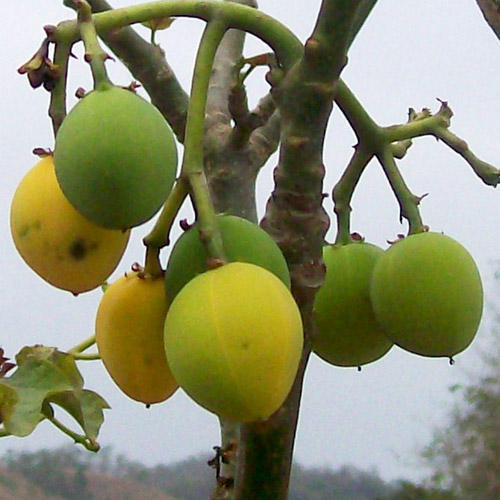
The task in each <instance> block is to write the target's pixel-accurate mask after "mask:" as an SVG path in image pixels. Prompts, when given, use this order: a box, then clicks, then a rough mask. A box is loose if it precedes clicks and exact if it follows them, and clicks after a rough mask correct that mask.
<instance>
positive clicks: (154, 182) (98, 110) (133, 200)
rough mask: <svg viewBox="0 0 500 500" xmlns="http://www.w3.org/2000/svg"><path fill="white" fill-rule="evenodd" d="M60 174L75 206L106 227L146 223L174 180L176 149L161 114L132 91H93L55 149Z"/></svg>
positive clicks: (70, 117)
mask: <svg viewBox="0 0 500 500" xmlns="http://www.w3.org/2000/svg"><path fill="white" fill-rule="evenodd" d="M54 158H55V164H56V175H57V180H58V182H59V184H60V185H61V189H62V190H63V193H64V194H65V196H66V197H67V198H68V200H69V201H70V202H71V204H72V205H73V206H74V207H75V208H76V209H77V210H78V211H79V212H80V213H81V214H83V215H84V216H85V217H87V218H88V219H89V220H91V221H92V222H94V223H95V224H98V225H100V226H103V227H107V228H112V229H128V228H130V227H133V226H137V225H139V224H142V223H143V222H145V221H147V220H148V219H150V218H151V217H153V215H154V214H155V213H156V212H157V211H158V209H159V208H160V207H161V205H162V204H163V203H164V201H165V199H166V198H167V196H168V194H169V192H170V189H171V188H172V184H173V182H174V179H175V173H176V168H177V149H176V145H175V140H174V135H173V133H172V130H171V129H170V127H169V125H168V123H167V122H166V120H165V119H164V118H163V116H162V115H161V113H160V112H159V111H158V109H156V108H155V107H154V106H153V105H152V104H151V103H149V102H147V101H146V100H145V99H143V98H142V97H140V96H138V95H136V94H135V93H134V92H132V91H130V90H125V89H123V88H120V87H115V86H110V87H105V88H99V89H98V90H94V91H92V92H89V93H88V94H87V95H86V96H85V97H84V98H83V99H82V100H81V101H79V102H78V104H77V105H76V106H75V107H74V108H73V109H72V110H71V111H70V112H69V113H68V116H66V118H65V119H64V121H63V122H62V124H61V127H60V128H59V130H58V132H57V136H56V145H55V150H54Z"/></svg>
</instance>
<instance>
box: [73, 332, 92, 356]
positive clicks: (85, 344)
mask: <svg viewBox="0 0 500 500" xmlns="http://www.w3.org/2000/svg"><path fill="white" fill-rule="evenodd" d="M94 344H95V335H92V336H91V337H88V338H87V339H85V340H84V341H82V342H80V343H79V344H76V345H75V346H74V347H72V348H71V349H70V350H69V351H68V354H72V355H74V354H80V353H82V352H83V351H86V350H87V349H88V348H89V347H92V346H93V345H94Z"/></svg>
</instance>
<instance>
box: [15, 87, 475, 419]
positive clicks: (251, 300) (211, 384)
mask: <svg viewBox="0 0 500 500" xmlns="http://www.w3.org/2000/svg"><path fill="white" fill-rule="evenodd" d="M176 164H177V153H176V145H175V141H174V138H173V134H172V132H171V130H170V128H169V126H168V125H167V123H166V122H165V120H164V119H163V117H162V116H161V114H160V113H159V112H158V111H157V110H156V108H155V107H154V106H152V105H151V104H150V103H148V102H146V101H145V100H143V99H142V98H140V97H139V96H137V95H136V94H135V93H134V92H132V91H129V90H126V89H123V88H118V87H115V86H112V85H110V86H104V87H101V88H99V89H97V90H94V91H93V92H90V93H89V94H88V95H87V96H85V97H84V98H83V99H82V100H81V101H80V102H79V103H78V104H77V105H76V106H75V108H74V109H73V110H72V111H71V112H70V113H69V115H68V116H67V117H66V119H65V120H64V121H63V123H62V125H61V127H60V129H59V131H58V134H57V137H56V145H55V151H54V154H53V155H52V154H49V153H47V154H45V155H44V156H43V157H42V159H41V160H40V161H39V163H38V164H37V165H36V166H35V167H34V168H33V169H32V170H31V171H30V172H29V173H28V174H27V175H26V176H25V177H24V179H23V180H22V181H21V183H20V185H19V187H18V189H17V191H16V193H15V195H14V198H13V201H12V208H11V231H12V237H13V239H14V243H15V245H16V248H17V249H18V251H19V253H20V254H21V256H22V257H23V259H24V260H25V261H26V263H27V264H28V265H29V266H30V267H31V268H32V269H33V270H34V271H35V272H36V273H38V274H39V275H40V276H41V277H42V278H43V279H45V280H46V281H48V282H49V283H51V284H52V285H54V286H56V287H59V288H61V289H64V290H69V291H71V292H72V293H74V294H78V293H81V292H85V291H88V290H92V289H94V288H96V287H99V286H100V285H101V284H103V282H104V281H105V280H106V279H107V278H108V277H109V276H110V274H111V273H112V272H113V270H114V269H115V268H116V266H117V264H118V262H119V261H120V259H121V257H122V255H123V252H124V250H125V247H126V245H127V242H128V239H129V235H130V229H131V228H132V227H134V226H137V225H139V224H142V223H143V222H145V221H146V220H148V219H150V218H151V217H152V216H153V215H154V214H155V213H156V212H157V211H158V209H159V208H160V206H161V205H162V204H163V203H164V202H165V200H166V198H167V196H168V194H169V192H170V190H171V188H172V184H173V181H174V178H175V175H176ZM216 222H217V226H218V229H219V230H220V233H221V237H222V243H223V247H224V251H225V256H226V259H227V261H228V263H226V264H224V265H222V266H219V267H216V268H214V269H209V268H208V266H207V262H210V259H209V255H208V253H207V250H206V248H205V246H204V245H203V244H202V243H201V239H202V238H201V235H200V230H199V228H198V223H196V224H195V225H194V226H192V227H191V228H190V229H188V230H186V231H185V232H184V234H183V235H182V236H181V237H180V238H179V239H178V241H177V242H176V243H175V245H174V247H173V249H172V251H171V254H170V258H169V261H168V264H167V267H166V270H165V271H164V272H160V273H157V275H150V274H148V273H144V272H137V271H134V272H131V273H128V274H126V275H125V276H123V277H122V278H120V279H118V280H117V281H115V282H114V283H112V284H111V285H110V286H109V287H107V289H106V290H105V292H104V295H103V297H102V299H101V301H100V304H99V308H98V311H97V317H96V323H95V329H96V342H97V346H98V350H99V354H100V356H101V358H102V361H103V363H104V365H105V367H106V369H107V370H108V372H109V374H110V375H111V377H112V378H113V380H114V381H115V382H116V384H117V385H118V386H119V387H120V389H121V390H122V391H123V392H124V393H125V394H127V395H128V396H129V397H131V398H133V399H134V400H137V401H141V402H143V403H146V404H148V405H149V404H152V403H157V402H160V401H164V400H165V399H167V398H168V397H170V396H171V395H172V394H173V393H174V392H175V391H176V389H177V388H178V387H179V386H180V387H182V388H183V389H184V391H185V392H186V393H187V394H188V395H190V396H191V397H192V399H194V400H195V401H196V402H198V403H199V404H200V405H201V406H203V407H205V408H206V409H208V410H209V411H212V412H214V413H216V414H217V415H219V416H220V417H222V418H225V419H228V420H233V421H238V422H245V421H255V420H263V419H267V418H268V417H269V416H270V415H271V414H272V413H274V412H275V411H276V410H277V409H278V408H279V407H280V406H281V405H282V403H283V402H284V400H285V399H286V397H287V395H288V393H289V391H290V389H291V387H292V384H293V382H294V379H295V375H296V373H297V369H298V366H299V363H300V359H301V356H302V351H303V330H302V320H301V314H300V311H299V308H298V306H297V304H296V302H295V300H294V298H293V296H292V294H291V292H290V274H289V271H288V267H287V263H286V261H285V259H284V257H283V254H282V253H281V251H280V249H279V248H278V246H277V245H276V243H275V242H274V241H273V240H272V239H271V237H270V236H269V235H268V234H267V233H266V232H264V231H263V230H262V229H261V228H259V227H258V226H257V225H255V224H253V223H251V222H249V221H246V220H244V219H242V218H239V217H235V216H229V215H218V216H217V217H216ZM323 259H324V262H325V264H326V278H325V282H324V284H323V286H322V287H321V288H320V290H319V291H318V293H317V296H316V299H315V303H314V319H315V324H316V327H317V328H316V332H315V335H314V336H313V339H312V340H313V350H314V352H315V353H316V354H317V355H318V356H320V357H321V358H323V359H324V360H326V361H327V362H329V363H331V364H333V365H338V366H358V367H359V366H361V365H364V364H366V363H370V362H372V361H375V360H377V359H379V358H380V357H382V356H383V355H384V354H385V353H387V352H388V351H389V349H390V348H391V347H392V346H393V344H397V345H399V346H401V347H402V348H404V349H406V350H408V351H411V352H414V353H417V354H421V355H424V356H446V357H450V358H451V357H452V356H453V355H455V354H457V353H459V352H461V351H462V350H463V349H465V348H466V347H467V346H468V345H469V344H470V342H471V341H472V339H473V337H474V335H475V333H476V331H477V329H478V326H479V321H480V318H481V313H482V306H483V294H482V286H481V280H480V277H479V273H478V270H477V268H476V265H475V263H474V261H473V260H472V258H471V256H470V255H469V254H468V253H467V251H466V250H465V249H464V248H463V247H462V246H461V245H460V244H458V243H457V242H456V241H454V240H452V239H451V238H449V237H447V236H444V235H442V234H438V233H431V232H422V233H418V234H412V235H410V236H408V237H406V238H404V239H401V240H400V241H397V242H395V243H394V244H392V245H391V247H390V248H389V249H388V250H386V251H383V250H382V249H380V248H378V247H376V246H374V245H371V244H368V243H365V242H363V241H359V242H352V243H350V244H346V245H329V246H325V248H324V252H323Z"/></svg>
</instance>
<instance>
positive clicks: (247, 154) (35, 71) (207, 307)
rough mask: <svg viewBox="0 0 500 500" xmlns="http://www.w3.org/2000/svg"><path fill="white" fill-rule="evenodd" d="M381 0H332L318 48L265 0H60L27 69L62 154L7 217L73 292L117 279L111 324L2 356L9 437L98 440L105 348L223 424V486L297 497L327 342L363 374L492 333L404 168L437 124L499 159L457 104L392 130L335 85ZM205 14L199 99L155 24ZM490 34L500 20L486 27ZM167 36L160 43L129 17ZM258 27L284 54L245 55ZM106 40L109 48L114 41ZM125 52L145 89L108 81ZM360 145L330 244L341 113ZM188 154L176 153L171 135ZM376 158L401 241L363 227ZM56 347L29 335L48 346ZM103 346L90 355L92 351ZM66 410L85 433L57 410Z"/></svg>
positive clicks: (148, 388) (229, 490) (470, 270)
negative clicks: (359, 226)
mask: <svg viewBox="0 0 500 500" xmlns="http://www.w3.org/2000/svg"><path fill="white" fill-rule="evenodd" d="M375 3H376V0H350V1H345V0H344V1H342V0H323V1H322V2H321V6H320V9H319V13H318V16H317V22H316V25H315V26H314V28H313V30H312V32H311V35H310V36H309V38H308V39H307V41H306V42H305V43H302V42H301V41H300V40H299V39H298V38H297V37H296V36H295V35H294V34H293V33H292V32H291V31H290V30H289V29H288V28H287V27H286V26H284V25H283V24H281V23H280V22H279V21H277V20H276V19H273V18H271V17H269V16H268V15H266V14H265V13H263V12H261V11H259V10H258V9H257V8H256V7H257V5H256V2H255V1H253V0H241V1H206V0H205V1H202V0H182V1H181V0H163V1H156V2H151V3H144V4H138V5H134V6H130V7H126V8H121V9H112V8H111V7H110V6H109V5H108V3H107V2H106V1H104V0H88V1H85V0H65V1H64V4H65V5H66V6H68V7H70V8H72V9H73V10H74V11H76V14H77V17H76V19H73V20H69V21H64V22H61V23H59V24H58V25H57V26H46V27H45V33H46V36H45V39H44V40H43V42H42V44H41V46H40V48H39V49H38V51H37V52H36V53H35V55H34V56H33V57H32V58H31V59H30V60H29V61H28V62H27V63H25V64H24V65H23V66H21V68H20V69H19V72H20V73H23V74H26V75H27V76H28V78H29V82H30V83H31V85H32V86H33V87H34V88H37V87H44V88H45V89H46V90H47V91H49V93H50V107H49V116H50V119H51V121H52V125H53V130H54V137H55V141H54V145H48V146H47V147H44V148H36V149H35V150H34V152H35V154H37V155H38V156H39V161H38V163H37V164H36V165H35V166H34V167H33V168H32V169H31V170H29V171H28V172H27V173H26V175H25V176H24V178H23V179H22V180H21V182H20V184H19V187H18V188H17V190H16V192H15V193H14V196H13V200H12V205H11V212H10V226H11V233H12V238H13V241H14V244H15V246H16V248H17V250H18V252H19V253H20V255H21V257H22V258H23V259H24V261H25V262H26V263H27V264H28V266H30V267H31V268H32V269H33V271H35V272H36V273H37V274H38V275H39V276H40V277H41V278H42V279H44V280H45V281H47V282H48V283H50V284H51V285H53V286H55V287H58V288H60V289H62V290H66V291H69V292H71V293H73V294H75V295H76V294H80V293H84V292H87V291H89V290H93V289H96V288H97V289H99V288H102V291H103V295H102V299H101V301H100V304H99V307H98V310H97V312H96V318H95V334H94V335H92V336H91V337H90V338H88V339H86V340H83V341H82V342H81V343H79V344H78V345H76V346H74V347H72V348H70V349H68V350H66V351H63V350H59V349H58V348H55V347H46V346H43V345H40V344H37V345H36V346H34V347H24V348H23V349H21V351H20V352H19V353H18V354H17V355H16V356H15V363H8V359H7V358H6V357H4V353H3V351H0V352H1V356H0V376H1V379H0V422H1V427H0V435H1V436H9V435H13V436H19V437H23V436H27V435H29V434H30V433H31V432H32V431H33V430H34V428H35V427H36V426H37V425H38V424H39V423H40V422H41V421H44V420H48V421H50V422H51V423H53V424H54V425H55V426H56V427H57V428H58V429H60V430H61V431H62V432H64V433H65V434H67V435H68V436H70V437H71V438H72V439H73V440H74V441H75V442H76V443H80V444H81V445H83V446H84V447H85V448H87V449H89V450H91V451H97V450H98V449H99V444H98V442H97V437H98V432H99V429H100V427H101V425H102V423H103V421H104V412H103V410H104V409H106V408H108V405H107V403H106V401H105V400H104V399H103V398H102V397H101V396H99V395H98V394H97V393H96V392H94V391H91V390H89V389H86V388H84V382H83V378H82V376H81V375H80V372H79V370H78V368H77V362H80V361H84V360H101V361H102V363H103V364H104V366H105V368H106V369H107V371H108V372H109V375H110V377H111V378H112V379H113V380H114V382H115V383H116V385H117V386H118V387H119V388H120V389H121V391H123V393H125V394H126V395H127V396H128V397H130V398H132V399H134V400H136V401H138V402H140V403H142V404H146V405H152V404H157V403H160V402H162V401H164V400H166V399H167V398H169V397H170V396H171V395H172V394H174V393H175V391H176V390H177V389H178V388H179V387H180V388H181V389H182V390H184V391H185V392H186V393H187V394H188V395H189V396H190V397H191V398H192V399H193V401H194V402H196V403H197V404H199V405H201V406H202V407H203V408H205V409H206V410H208V411H209V412H212V413H214V414H215V415H216V416H217V417H218V418H219V420H220V424H221V443H220V446H219V447H217V450H218V453H217V457H216V458H215V459H214V460H212V461H211V464H212V465H213V466H214V467H215V468H216V472H217V474H216V482H215V483H214V493H213V498H235V499H249V498H258V499H273V500H275V499H284V498H286V496H287V489H288V480H289V473H290V464H291V456H292V450H293V442H294V436H295V429H296V423H297V415H298V410H299V405H300V396H301V388H302V381H303V376H304V371H305V369H306V366H307V363H308V360H309V357H310V355H311V353H315V354H316V355H318V356H320V357H321V358H323V359H324V360H325V361H327V362H328V363H330V364H332V365H336V366H344V367H358V368H360V367H361V366H362V365H365V364H367V363H372V362H374V361H376V360H378V359H380V358H381V357H382V356H384V355H385V354H386V353H387V352H388V351H389V350H390V349H391V348H393V346H394V344H396V345H397V346H399V347H400V348H402V349H406V350H408V351H410V352H412V353H416V354H419V355H422V356H431V357H445V358H449V360H450V361H451V360H453V356H455V355H456V354H458V353H460V352H461V351H463V350H464V349H466V348H467V347H468V346H469V345H470V343H471V342H472V340H473V339H474V336H475V334H476V332H477V329H478V326H479V322H480V319H481V314H482V309H483V290H482V285H481V279H480V275H479V272H478V269H477V267H476V265H475V263H474V260H473V258H472V257H471V256H470V254H469V253H468V252H467V250H466V249H465V248H464V247H463V246H462V245H461V244H460V243H458V242H457V241H455V240H454V239H452V238H451V237H450V236H448V235H444V234H441V233H438V232H433V231H431V230H430V229H429V227H428V226H426V225H425V224H424V222H423V220H422V218H421V215H420V212H419V203H420V201H421V199H422V198H421V197H418V196H416V195H414V194H413V193H412V192H411V191H410V189H409V188H408V186H407V184H406V183H405V181H404V179H403V176H402V174H401V172H400V170H399V168H398V160H400V159H401V158H403V157H404V156H405V155H406V154H407V153H408V152H409V150H410V146H411V145H412V141H413V140H414V139H416V138H418V137H421V136H433V137H435V138H437V139H439V140H440V142H441V143H442V144H443V145H445V146H448V147H450V148H451V149H453V150H454V151H456V152H457V153H458V154H459V155H461V156H462V157H463V158H464V160H465V161H466V162H467V163H468V164H469V165H470V167H472V170H473V172H474V173H475V174H476V175H477V176H478V177H479V178H480V179H481V180H482V181H483V182H484V183H485V184H487V185H489V186H493V187H494V186H496V185H497V184H498V182H499V180H500V172H499V170H498V169H497V168H495V167H493V166H492V165H490V164H488V163H486V162H484V161H482V160H480V159H478V158H477V157H476V156H475V155H474V154H473V153H472V152H471V151H470V150H469V148H468V146H467V144H466V143H465V141H463V140H462V139H460V138H459V137H457V136H456V135H455V134H454V133H453V132H451V130H450V121H451V118H452V111H451V109H450V107H449V106H448V104H447V103H446V102H441V106H440V108H439V109H438V111H437V112H435V113H431V111H429V110H428V109H424V110H422V111H421V112H416V111H414V110H410V112H409V115H408V120H407V122H405V123H401V124H395V125H392V126H380V125H378V124H377V123H376V122H375V120H374V119H373V118H372V117H371V116H370V115H369V114H368V112H367V111H366V110H365V108H364V107H363V106H362V105H361V104H360V102H359V101H358V99H357V98H356V96H355V95H354V94H353V92H352V91H351V90H350V89H349V87H348V86H347V84H346V83H345V82H344V81H343V80H341V79H340V74H341V72H342V70H343V68H344V66H345V64H346V60H347V59H346V54H347V52H348V49H349V47H350V45H351V43H352V41H353V40H354V38H355V37H356V35H357V33H358V31H359V30H360V29H361V27H362V25H363V23H364V21H365V20H366V18H367V17H368V16H369V14H370V12H371V10H372V8H373V7H374V5H375ZM185 17H191V18H197V19H199V20H201V21H202V22H204V23H205V29H204V31H203V34H202V36H201V40H200V42H199V48H198V52H197V55H196V61H195V68H194V73H193V78H192V86H191V91H190V93H189V94H188V93H186V92H185V91H184V90H183V89H182V86H181V85H180V83H179V82H178V80H177V79H176V76H175V74H174V72H173V70H172V68H171V67H170V66H169V65H168V63H167V61H166V59H165V54H164V52H163V51H162V49H161V48H160V47H159V45H158V44H157V43H156V41H155V36H154V35H155V32H156V31H157V30H159V29H166V28H168V26H169V25H170V23H171V22H172V20H173V19H174V18H175V19H177V20H178V21H176V22H177V23H178V24H180V23H182V19H183V18H185ZM490 21H491V24H492V26H494V23H495V22H497V25H496V26H497V27H498V19H496V20H495V19H494V18H493V19H490ZM137 23H143V24H145V25H146V26H148V27H149V28H150V29H151V33H152V36H151V40H150V41H146V40H145V39H143V38H142V37H140V36H139V35H138V34H137V33H136V32H135V31H134V29H133V28H132V27H131V25H134V24H137ZM245 33H251V34H252V35H254V36H256V37H258V38H259V39H260V40H262V41H263V42H264V43H266V44H267V45H268V46H269V53H265V54H258V55H251V56H249V57H245V56H244V55H243V45H244V38H245ZM80 41H82V42H83V44H84V47H85V57H84V59H85V62H87V63H88V64H89V66H90V69H91V72H92V77H93V83H94V88H93V89H92V90H91V91H89V92H84V91H82V90H79V92H78V96H79V97H80V100H79V102H78V103H77V104H76V105H75V106H74V107H73V108H72V109H71V110H69V112H67V111H66V91H67V73H68V60H69V58H70V57H71V56H72V47H73V45H74V44H76V43H79V42H80ZM103 43H104V44H105V45H106V46H107V47H108V48H109V51H110V52H109V53H108V52H106V51H105V50H104V49H103ZM110 53H114V54H115V55H116V56H117V59H119V60H120V61H122V62H123V64H125V65H126V66H127V68H128V69H129V70H130V71H131V73H132V74H133V75H134V78H135V79H136V80H137V81H138V82H140V83H139V84H140V85H141V86H142V87H143V88H144V89H145V91H146V92H147V94H148V96H149V99H150V100H146V99H144V98H143V97H140V96H139V95H138V94H137V93H136V88H137V86H138V85H139V84H137V83H136V82H134V83H132V84H130V82H121V84H122V85H119V84H117V83H114V82H112V81H111V80H110V78H109V76H108V74H107V71H106V62H107V60H108V59H110V58H111V56H110ZM257 66H265V67H267V68H268V72H267V74H266V77H265V78H266V81H267V83H268V84H269V88H270V90H269V93H268V95H266V96H263V97H262V99H261V100H260V102H259V103H258V105H257V107H256V108H255V109H249V106H248V101H247V94H246V85H247V83H248V82H247V77H248V75H249V74H250V73H251V72H252V70H253V69H254V68H256V67H257ZM334 105H336V106H338V107H339V108H340V110H341V112H342V113H343V115H344V116H345V118H346V120H347V121H348V123H349V124H350V126H351V127H352V129H353V131H354V133H355V135H356V137H357V144H356V146H355V148H354V153H353V155H352V158H351V160H350V161H349V163H348V165H347V166H346V168H345V170H344V172H343V173H342V175H341V176H340V178H339V179H338V182H337V183H336V185H335V187H334V189H333V193H332V198H333V202H334V214H332V215H333V217H334V219H335V220H336V224H337V226H336V227H337V236H336V239H335V241H333V242H330V243H329V242H326V241H325V235H326V232H327V229H328V227H329V224H330V216H329V214H328V213H327V211H326V209H325V208H324V203H323V202H324V198H325V195H324V193H323V191H324V186H323V179H324V174H325V165H324V163H323V144H324V139H325V130H326V128H327V125H328V123H329V119H330V115H331V112H332V108H333V106H334ZM178 143H180V144H182V145H183V155H182V161H181V162H180V166H178V158H177V144H178ZM276 149H279V160H278V165H277V166H276V168H275V172H274V189H273V191H272V193H271V194H270V197H269V200H268V202H267V206H266V210H265V215H264V217H263V219H262V220H261V221H260V223H259V221H257V215H256V213H257V211H256V202H255V183H256V179H257V176H258V173H259V170H260V168H261V167H262V166H263V165H264V164H265V163H266V161H267V160H268V158H269V156H270V155H271V154H272V153H273V152H274V151H275V150H276ZM372 159H375V160H376V161H378V163H379V164H380V166H381V167H382V169H383V171H384V173H385V175H386V177H387V180H388V181H389V184H390V186H391V188H392V190H393V192H394V195H395V197H396V199H397V202H398V204H399V207H400V214H401V219H405V220H406V221H407V223H408V231H407V234H404V235H399V236H398V238H397V239H396V240H395V241H392V242H391V243H390V245H389V247H388V248H387V249H385V250H384V249H382V248H379V247H377V246H375V245H373V244H371V243H368V242H366V241H364V239H363V238H362V237H361V236H360V235H359V234H357V233H352V232H351V227H350V212H351V207H350V203H351V198H352V196H353V193H354V191H355V189H356V186H357V184H358V181H359V180H360V178H361V176H362V175H363V173H364V170H365V167H366V166H367V165H368V163H369V162H370V161H371V160H372ZM187 198H189V202H190V203H191V204H192V206H193V208H194V213H195V216H196V217H195V218H196V220H195V221H194V223H193V224H187V222H186V221H181V226H182V227H183V229H184V230H185V232H184V234H182V236H181V237H180V238H179V239H178V240H177V241H176V242H173V247H172V250H171V252H170V253H169V257H168V259H167V260H166V261H167V264H166V266H163V265H162V260H161V259H160V253H161V252H162V251H164V249H165V248H168V246H169V244H170V232H171V228H172V226H173V224H174V222H175V221H176V220H177V218H178V212H179V209H180V208H181V206H182V205H183V204H184V203H185V202H186V199H187ZM155 216H156V220H155V223H154V226H153V227H152V229H151V230H150V231H149V233H148V234H145V235H144V239H143V242H144V246H145V256H144V260H143V263H142V264H137V263H136V264H134V265H133V266H132V270H131V271H130V272H127V273H126V274H125V276H123V277H121V278H119V279H117V280H116V281H114V282H113V283H111V284H109V285H108V283H107V282H106V280H107V278H108V277H109V276H110V274H111V273H112V272H113V270H114V269H115V268H116V266H117V265H118V263H119V262H120V260H121V258H122V255H123V253H124V250H125V248H126V246H127V243H128V241H129V237H130V230H131V228H138V229H137V230H140V227H141V225H142V224H144V223H145V222H146V221H148V220H150V219H151V218H153V217H155ZM40 340H42V341H43V339H34V341H36V342H39V341H40ZM93 345H96V348H97V350H96V351H95V352H94V353H88V352H87V350H88V349H89V348H91V346H93ZM56 407H60V408H62V409H64V410H66V412H68V413H69V414H70V415H71V416H72V417H73V418H74V420H75V423H76V424H78V425H79V427H80V428H81V430H79V431H78V432H77V431H75V430H72V429H70V428H69V427H68V426H67V425H65V424H63V423H62V422H61V421H60V420H59V419H58V418H57V417H56Z"/></svg>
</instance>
